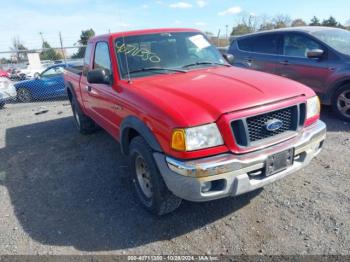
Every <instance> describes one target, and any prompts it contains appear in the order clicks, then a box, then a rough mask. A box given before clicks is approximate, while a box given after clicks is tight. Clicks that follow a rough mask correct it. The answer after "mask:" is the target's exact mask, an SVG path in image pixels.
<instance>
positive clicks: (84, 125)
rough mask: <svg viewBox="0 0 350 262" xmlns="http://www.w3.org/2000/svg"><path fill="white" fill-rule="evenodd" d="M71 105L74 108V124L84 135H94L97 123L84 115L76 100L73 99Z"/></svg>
mask: <svg viewBox="0 0 350 262" xmlns="http://www.w3.org/2000/svg"><path fill="white" fill-rule="evenodd" d="M70 103H71V106H72V111H73V117H74V122H75V125H76V127H77V129H78V130H79V132H80V133H81V134H83V135H88V134H92V133H94V132H95V131H96V129H97V126H96V124H95V122H94V121H93V120H92V119H91V118H90V117H88V116H87V115H85V114H84V112H83V111H82V110H81V108H80V106H79V103H78V102H77V101H76V100H75V98H72V99H71V101H70Z"/></svg>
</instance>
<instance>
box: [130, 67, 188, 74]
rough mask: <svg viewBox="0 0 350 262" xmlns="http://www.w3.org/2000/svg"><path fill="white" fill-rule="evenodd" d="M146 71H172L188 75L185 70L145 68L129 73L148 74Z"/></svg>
mask: <svg viewBox="0 0 350 262" xmlns="http://www.w3.org/2000/svg"><path fill="white" fill-rule="evenodd" d="M146 71H171V72H180V73H187V70H183V69H176V68H166V67H144V68H140V69H136V70H132V71H130V72H129V73H130V74H132V73H139V72H146Z"/></svg>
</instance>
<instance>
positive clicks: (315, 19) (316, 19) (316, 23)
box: [309, 16, 321, 26]
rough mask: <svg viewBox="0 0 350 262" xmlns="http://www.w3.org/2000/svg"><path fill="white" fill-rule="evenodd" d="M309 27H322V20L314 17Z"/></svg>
mask: <svg viewBox="0 0 350 262" xmlns="http://www.w3.org/2000/svg"><path fill="white" fill-rule="evenodd" d="M309 25H310V26H320V25H321V22H320V19H318V18H317V17H316V16H314V17H313V18H312V19H311V22H310V24H309Z"/></svg>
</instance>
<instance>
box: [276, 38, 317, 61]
mask: <svg viewBox="0 0 350 262" xmlns="http://www.w3.org/2000/svg"><path fill="white" fill-rule="evenodd" d="M312 49H322V48H321V46H320V45H319V44H318V43H317V42H315V41H314V40H312V39H311V38H309V37H307V36H304V35H301V34H286V35H285V37H284V45H283V54H284V55H285V56H292V57H303V58H307V52H308V51H310V50H312Z"/></svg>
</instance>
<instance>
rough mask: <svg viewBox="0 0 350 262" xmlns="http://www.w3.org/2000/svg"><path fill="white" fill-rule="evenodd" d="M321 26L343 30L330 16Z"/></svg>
mask: <svg viewBox="0 0 350 262" xmlns="http://www.w3.org/2000/svg"><path fill="white" fill-rule="evenodd" d="M322 26H328V27H340V28H344V27H343V26H342V25H341V24H340V23H339V22H338V21H337V20H336V19H335V18H334V17H333V16H330V17H329V18H328V19H325V20H323V22H322Z"/></svg>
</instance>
